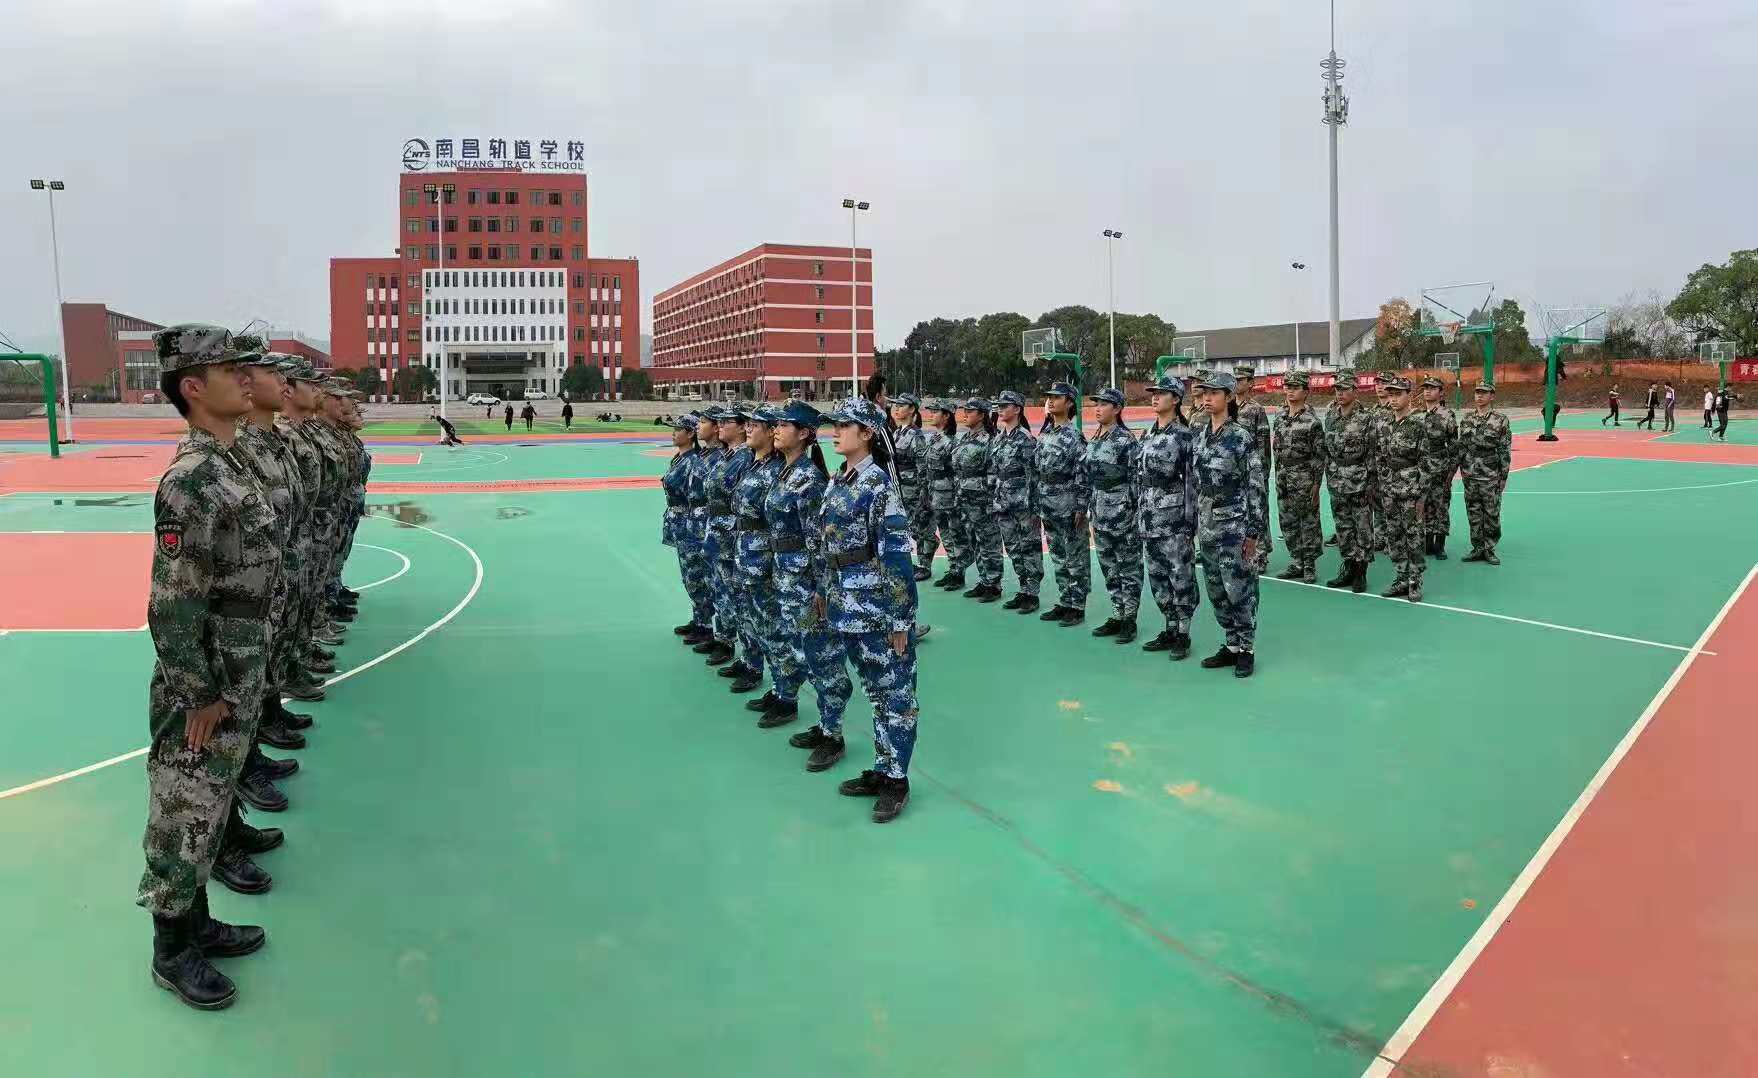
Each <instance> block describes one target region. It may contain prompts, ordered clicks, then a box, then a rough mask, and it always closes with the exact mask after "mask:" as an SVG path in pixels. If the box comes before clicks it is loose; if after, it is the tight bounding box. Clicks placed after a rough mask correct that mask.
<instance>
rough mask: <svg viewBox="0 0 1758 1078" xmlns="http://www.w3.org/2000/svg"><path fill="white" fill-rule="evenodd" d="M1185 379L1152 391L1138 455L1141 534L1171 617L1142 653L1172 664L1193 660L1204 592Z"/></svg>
mask: <svg viewBox="0 0 1758 1078" xmlns="http://www.w3.org/2000/svg"><path fill="white" fill-rule="evenodd" d="M1184 392H1185V390H1184V381H1183V380H1182V379H1180V378H1177V377H1174V376H1173V375H1170V374H1163V375H1161V376H1160V377H1159V379H1158V380H1156V381H1155V382H1154V384H1153V385H1151V386H1149V387H1148V393H1149V394H1150V399H1151V400H1152V401H1153V404H1154V423H1153V425H1152V426H1151V427H1149V428H1148V430H1147V433H1145V434H1143V435H1142V438H1141V442H1140V443H1138V445H1137V449H1136V454H1135V477H1134V478H1135V505H1136V534H1137V535H1138V536H1140V537H1141V538H1140V542H1141V547H1142V551H1143V553H1144V554H1145V556H1146V560H1147V566H1148V588H1149V590H1150V591H1152V592H1153V596H1154V605H1155V606H1158V607H1159V608H1160V613H1161V614H1162V615H1163V616H1164V617H1165V618H1166V627H1165V628H1164V629H1162V630H1161V631H1160V633H1159V635H1158V636H1155V637H1154V638H1153V639H1151V640H1149V641H1148V642H1147V643H1146V644H1143V645H1142V650H1143V651H1164V652H1167V653H1168V654H1169V657H1170V658H1171V659H1172V661H1173V662H1178V661H1180V660H1182V659H1187V658H1189V657H1190V623H1191V619H1192V618H1194V617H1195V616H1196V608H1197V606H1198V605H1200V602H1201V596H1202V592H1201V590H1200V589H1198V588H1197V585H1196V525H1197V513H1196V509H1197V498H1196V468H1195V440H1196V432H1195V431H1194V430H1193V429H1192V428H1191V427H1190V425H1189V424H1188V423H1186V422H1185V419H1184V409H1183V401H1184Z"/></svg>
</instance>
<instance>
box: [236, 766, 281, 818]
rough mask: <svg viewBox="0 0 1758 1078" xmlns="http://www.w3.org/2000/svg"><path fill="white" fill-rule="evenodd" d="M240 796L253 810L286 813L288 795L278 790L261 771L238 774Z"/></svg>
mask: <svg viewBox="0 0 1758 1078" xmlns="http://www.w3.org/2000/svg"><path fill="white" fill-rule="evenodd" d="M238 796H239V797H242V798H244V800H245V802H246V803H248V804H249V805H250V806H251V807H252V808H259V809H262V810H263V811H264V812H286V811H287V795H286V794H284V793H282V792H281V791H280V790H279V789H277V788H276V786H275V784H274V781H273V780H271V779H270V778H269V777H268V776H267V775H265V774H263V773H262V772H261V771H241V772H239V773H238Z"/></svg>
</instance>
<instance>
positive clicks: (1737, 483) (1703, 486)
mask: <svg viewBox="0 0 1758 1078" xmlns="http://www.w3.org/2000/svg"><path fill="white" fill-rule="evenodd" d="M1569 459H1574V458H1569ZM1667 463H1669V464H1672V463H1678V462H1676V461H1668V462H1667ZM1533 467H1542V465H1534V466H1533ZM1531 470H1532V468H1522V469H1520V471H1523V472H1529V471H1531ZM1516 474H1517V473H1516ZM1753 483H1758V479H1736V480H1734V481H1733V482H1731V483H1698V484H1695V485H1693V486H1684V487H1635V488H1631V489H1627V490H1506V491H1503V492H1502V493H1503V494H1504V495H1509V494H1521V495H1525V496H1527V497H1533V496H1540V495H1547V494H1671V493H1673V492H1675V491H1680V490H1717V489H1719V488H1721V487H1744V486H1749V485H1751V484H1753Z"/></svg>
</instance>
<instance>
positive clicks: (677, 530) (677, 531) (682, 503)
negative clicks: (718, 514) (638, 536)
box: [659, 448, 702, 546]
mask: <svg viewBox="0 0 1758 1078" xmlns="http://www.w3.org/2000/svg"><path fill="white" fill-rule="evenodd" d="M701 457H702V450H701V449H700V448H690V449H684V450H680V451H679V452H678V453H677V454H676V455H675V456H673V457H672V458H671V463H670V464H669V465H667V466H666V469H665V475H664V476H663V477H662V478H661V479H660V480H659V485H660V486H661V487H662V488H664V490H665V515H664V516H663V517H661V518H660V522H659V541H660V542H662V543H664V544H665V545H666V546H677V545H678V541H679V539H680V538H681V539H682V540H683V541H684V542H686V543H687V542H689V541H690V540H689V526H690V476H692V475H693V474H695V471H696V462H697V461H698V460H700V459H701Z"/></svg>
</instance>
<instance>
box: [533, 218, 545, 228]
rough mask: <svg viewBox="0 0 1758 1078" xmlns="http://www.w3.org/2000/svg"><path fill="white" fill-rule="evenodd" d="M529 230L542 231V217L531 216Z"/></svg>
mask: <svg viewBox="0 0 1758 1078" xmlns="http://www.w3.org/2000/svg"><path fill="white" fill-rule="evenodd" d="M531 231H533V232H542V231H543V218H541V217H533V218H531Z"/></svg>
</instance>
